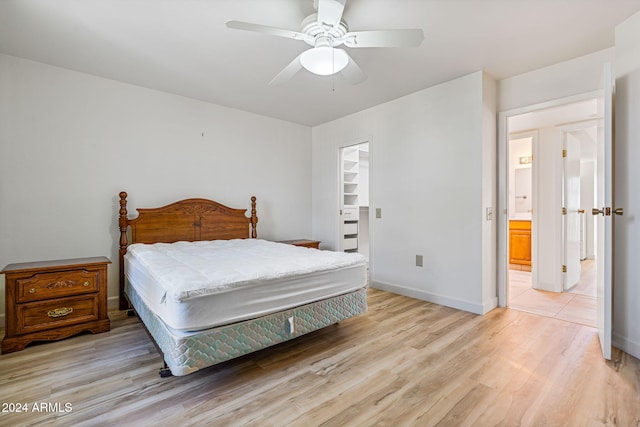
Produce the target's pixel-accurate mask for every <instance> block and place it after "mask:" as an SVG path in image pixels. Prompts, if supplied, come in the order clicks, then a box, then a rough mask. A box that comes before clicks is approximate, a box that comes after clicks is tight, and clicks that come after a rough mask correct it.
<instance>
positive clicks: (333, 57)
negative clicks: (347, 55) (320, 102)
mask: <svg viewBox="0 0 640 427" xmlns="http://www.w3.org/2000/svg"><path fill="white" fill-rule="evenodd" d="M331 45H332V46H331V91H332V92H335V91H336V50H335V49H334V48H333V43H331Z"/></svg>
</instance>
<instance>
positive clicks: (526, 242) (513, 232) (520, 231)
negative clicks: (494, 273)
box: [509, 220, 531, 271]
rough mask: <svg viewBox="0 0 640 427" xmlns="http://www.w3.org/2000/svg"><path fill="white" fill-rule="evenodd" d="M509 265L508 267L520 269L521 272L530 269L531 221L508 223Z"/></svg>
mask: <svg viewBox="0 0 640 427" xmlns="http://www.w3.org/2000/svg"><path fill="white" fill-rule="evenodd" d="M509 264H510V267H512V268H513V267H516V266H525V267H528V268H523V267H521V268H520V269H521V270H529V271H530V269H531V221H527V220H511V221H509Z"/></svg>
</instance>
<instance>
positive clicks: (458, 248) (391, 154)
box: [312, 72, 496, 313]
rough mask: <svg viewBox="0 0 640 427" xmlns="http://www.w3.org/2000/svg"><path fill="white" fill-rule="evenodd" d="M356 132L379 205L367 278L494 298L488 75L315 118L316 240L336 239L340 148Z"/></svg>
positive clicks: (456, 299) (331, 244)
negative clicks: (364, 145)
mask: <svg viewBox="0 0 640 427" xmlns="http://www.w3.org/2000/svg"><path fill="white" fill-rule="evenodd" d="M485 92H486V93H485ZM359 139H368V140H370V141H371V144H370V151H371V173H372V180H371V183H370V184H371V190H372V198H371V203H370V205H371V209H376V208H380V209H381V210H382V218H380V219H374V220H373V222H372V224H371V225H372V227H371V228H372V235H371V236H370V238H371V245H372V251H373V253H372V260H371V265H372V281H373V284H374V286H376V287H380V288H383V289H388V290H391V291H394V292H398V293H402V294H405V295H410V296H414V297H418V298H422V299H425V300H429V301H434V302H438V303H441V304H444V305H449V306H453V307H457V308H462V309H465V310H469V311H473V312H478V313H481V312H485V311H488V310H490V309H491V308H493V307H495V304H496V299H495V280H492V277H494V276H495V257H494V254H495V251H492V249H491V246H492V245H494V244H495V235H492V233H493V234H495V229H494V228H493V224H492V222H491V221H485V208H487V207H493V200H494V197H495V195H494V191H493V189H494V188H495V184H493V185H492V182H495V181H493V180H494V179H495V178H494V175H495V173H494V171H495V83H494V82H493V80H492V79H490V78H489V77H488V76H486V75H485V74H484V73H482V72H476V73H474V74H471V75H468V76H465V77H462V78H459V79H456V80H454V81H451V82H448V83H444V84H441V85H438V86H434V87H431V88H428V89H425V90H422V91H419V92H416V93H414V94H411V95H408V96H405V97H402V98H399V99H396V100H394V101H391V102H388V103H385V104H382V105H379V106H376V107H373V108H370V109H368V110H365V111H362V112H359V113H356V114H353V115H350V116H347V117H344V118H341V119H338V120H335V121H333V122H330V123H326V124H323V125H320V126H317V127H314V128H313V130H312V140H313V144H312V163H313V169H312V174H313V177H312V184H313V189H312V195H313V209H312V212H313V232H312V234H313V238H314V239H318V240H321V241H322V242H323V244H322V247H324V248H337V247H338V242H337V238H338V235H339V228H338V223H339V220H338V210H339V193H338V190H339V180H338V174H339V169H338V166H339V165H338V147H339V146H341V145H345V144H346V143H348V142H350V141H357V140H359ZM492 159H493V160H492ZM483 161H486V164H485V165H483ZM492 162H493V163H492ZM483 185H486V187H485V188H483ZM485 245H486V246H485ZM485 247H486V251H485V250H484V249H485ZM416 255H423V257H424V267H416V265H415V257H416Z"/></svg>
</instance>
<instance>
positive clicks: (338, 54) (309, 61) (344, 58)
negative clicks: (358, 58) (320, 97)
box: [300, 46, 349, 76]
mask: <svg viewBox="0 0 640 427" xmlns="http://www.w3.org/2000/svg"><path fill="white" fill-rule="evenodd" d="M300 63H301V64H302V66H303V67H304V68H306V69H307V70H309V71H310V72H312V73H313V74H318V75H320V76H329V75H331V74H335V73H339V72H340V71H342V70H343V69H344V67H346V66H347V64H348V63H349V55H347V52H345V51H344V50H342V49H336V48H333V47H331V46H319V47H314V48H312V49H309V50H306V51H304V52H302V55H300Z"/></svg>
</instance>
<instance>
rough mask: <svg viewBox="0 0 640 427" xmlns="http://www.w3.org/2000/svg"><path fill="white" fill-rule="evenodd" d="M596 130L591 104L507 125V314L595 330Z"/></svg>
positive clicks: (566, 106)
mask: <svg viewBox="0 0 640 427" xmlns="http://www.w3.org/2000/svg"><path fill="white" fill-rule="evenodd" d="M598 126H599V123H598V102H597V98H596V97H593V98H588V99H584V100H580V101H576V102H571V103H565V104H561V105H556V106H553V107H546V108H541V109H537V110H532V111H529V112H526V113H523V114H518V115H513V116H510V117H509V118H508V119H507V129H508V134H507V136H508V138H507V171H508V172H507V179H506V182H507V190H506V192H505V194H507V199H508V201H507V203H506V206H507V224H508V227H507V228H508V229H507V233H508V237H507V239H506V240H507V257H508V270H507V277H506V282H507V289H506V295H507V300H506V304H505V305H507V306H509V307H510V308H513V309H518V310H523V311H528V312H531V313H535V314H539V315H543V316H547V317H555V318H559V319H562V320H567V321H572V322H575V323H580V324H584V325H587V326H592V327H595V326H596V285H595V282H596V268H595V250H594V247H595V244H594V241H595V235H596V230H595V223H594V221H593V219H592V218H590V216H591V215H589V216H587V215H586V213H589V214H590V212H591V207H593V206H595V203H594V201H595V193H594V192H595V188H596V182H595V179H596V174H595V153H596V140H597V132H598ZM568 153H569V154H568Z"/></svg>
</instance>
